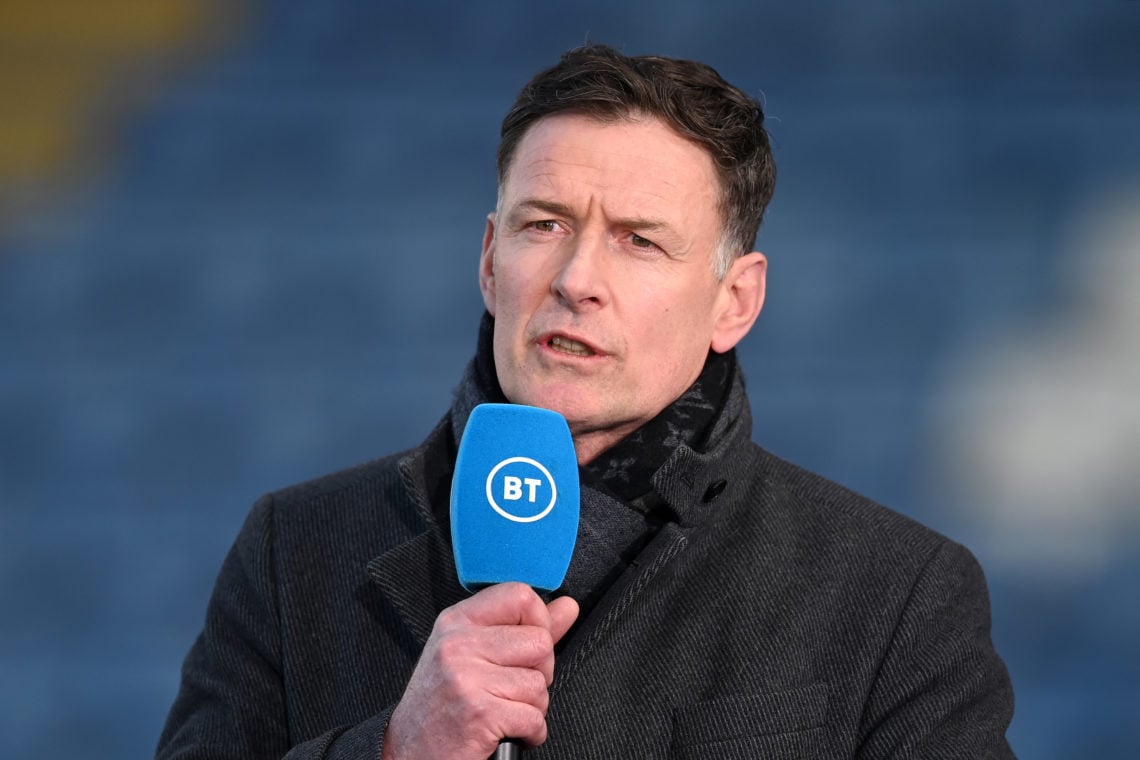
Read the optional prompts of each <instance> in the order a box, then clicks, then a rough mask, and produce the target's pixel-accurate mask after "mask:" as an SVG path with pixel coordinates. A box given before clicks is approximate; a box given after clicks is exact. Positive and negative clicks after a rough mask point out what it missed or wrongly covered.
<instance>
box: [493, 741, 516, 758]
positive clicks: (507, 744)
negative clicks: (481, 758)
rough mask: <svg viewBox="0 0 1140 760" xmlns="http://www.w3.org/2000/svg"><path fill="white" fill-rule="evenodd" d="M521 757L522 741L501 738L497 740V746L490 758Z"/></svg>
mask: <svg viewBox="0 0 1140 760" xmlns="http://www.w3.org/2000/svg"><path fill="white" fill-rule="evenodd" d="M521 758H522V742H518V741H515V740H514V739H503V740H502V741H501V742H499V748H498V749H497V750H495V754H493V755H491V758H490V760H521Z"/></svg>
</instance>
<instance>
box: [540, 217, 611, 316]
mask: <svg viewBox="0 0 1140 760" xmlns="http://www.w3.org/2000/svg"><path fill="white" fill-rule="evenodd" d="M562 255H563V259H562V261H561V262H560V266H559V269H558V272H557V273H556V274H555V276H554V280H553V281H552V282H551V284H550V289H551V291H552V292H553V293H554V294H555V295H556V296H558V298H559V300H561V301H562V302H563V303H565V304H566V305H567V306H568V307H569V308H570V309H571V310H573V311H582V310H589V309H596V308H600V307H602V306H604V305H605V304H606V303H607V302H608V301H609V278H608V276H607V271H606V270H607V263H608V262H607V249H606V240H605V235H604V234H582V235H578V236H576V237H575V238H574V239H573V240H570V241H568V242H567V243H566V245H565V247H564V250H563V251H562Z"/></svg>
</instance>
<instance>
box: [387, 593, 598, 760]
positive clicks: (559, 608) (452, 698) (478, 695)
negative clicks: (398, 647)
mask: <svg viewBox="0 0 1140 760" xmlns="http://www.w3.org/2000/svg"><path fill="white" fill-rule="evenodd" d="M577 616H578V604H577V603H576V602H575V601H574V600H573V599H570V598H569V597H563V598H561V599H556V600H554V601H553V602H551V603H550V604H549V605H547V604H544V603H543V601H542V599H541V598H540V597H539V596H538V594H536V593H535V592H534V590H533V589H531V588H530V587H528V586H526V585H524V584H521V583H504V584H500V585H497V586H491V587H488V588H486V589H483V590H481V591H479V592H478V593H477V594H475V595H473V596H471V597H470V598H468V599H465V600H464V601H462V602H460V603H459V604H456V605H454V606H452V607H449V608H448V609H446V610H444V611H443V612H442V613H440V615H439V617H437V618H436V622H435V626H434V627H433V629H432V633H431V636H430V637H429V638H428V641H427V643H426V644H425V646H424V651H423V653H422V654H421V655H420V661H419V662H418V663H417V664H416V668H415V671H414V672H413V673H412V677H411V680H410V681H409V682H408V686H407V688H406V689H405V691H404V696H403V697H402V698H401V699H400V703H399V704H398V705H397V706H396V709H395V710H394V711H393V713H392V717H391V720H390V721H389V733H388V734H387V735H386V737H385V747H384V751H385V753H386V754H391V756H392V757H393V758H399V757H402V756H403V755H404V753H405V752H413V753H419V754H418V755H417V756H428V757H450V758H465V757H470V758H473V759H478V760H483V759H484V758H486V757H488V756H489V755H490V754H491V753H492V752H494V750H495V748H496V746H497V745H498V742H499V741H500V740H501V739H504V738H508V737H509V738H514V739H521V740H523V741H525V742H527V743H528V744H531V745H534V746H537V745H539V744H542V743H543V742H544V741H546V711H547V709H548V707H549V706H550V694H549V692H548V688H549V686H550V684H551V683H552V682H553V678H554V644H555V643H556V642H557V641H558V640H559V639H561V638H562V637H563V636H565V635H566V632H567V631H568V630H569V629H570V627H571V626H572V625H573V623H574V621H575V620H576V619H577Z"/></svg>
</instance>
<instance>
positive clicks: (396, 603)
mask: <svg viewBox="0 0 1140 760" xmlns="http://www.w3.org/2000/svg"><path fill="white" fill-rule="evenodd" d="M453 447H454V446H453V444H451V438H450V430H449V427H448V420H447V418H446V417H445V418H444V420H443V422H441V423H440V424H439V425H438V426H437V427H436V429H435V430H434V431H432V434H431V435H430V436H428V439H427V441H425V442H424V445H423V446H421V447H420V448H419V449H418V450H416V451H415V452H414V453H412V454H411V455H409V456H408V457H406V458H404V459H403V460H402V461H401V462H400V476H401V478H402V480H403V482H404V488H405V489H406V492H407V495H408V497H409V498H410V499H411V501H412V502H413V503H414V504H415V507H416V512H417V513H418V515H419V517H420V519H421V520H422V524H423V526H424V530H423V531H422V532H421V533H419V534H418V535H417V536H415V537H414V538H412V539H410V540H408V541H405V542H403V543H401V544H397V545H396V546H394V547H392V548H391V549H389V550H388V551H386V552H384V553H383V554H381V555H380V556H378V557H376V558H374V559H372V560H371V561H370V562H369V563H368V575H369V577H370V578H371V579H372V581H373V582H374V583H376V584H377V585H378V586H379V587H380V589H381V591H382V592H383V593H384V595H385V597H386V598H387V599H388V600H389V601H390V602H391V603H392V605H393V607H395V609H396V610H397V611H398V612H399V614H400V616H401V617H402V618H403V620H404V622H405V623H406V624H407V626H408V629H409V631H411V633H412V635H413V636H414V637H415V639H416V641H417V642H418V643H419V644H420V646H421V647H422V646H423V645H424V644H425V643H427V640H428V637H429V636H430V635H431V630H432V627H433V626H434V625H435V619H436V617H437V616H438V615H439V613H440V612H442V611H443V610H444V609H446V608H447V607H450V606H451V605H453V604H456V603H457V602H460V601H462V600H463V599H466V598H467V597H468V596H470V594H469V592H467V591H466V590H465V589H464V588H463V587H462V586H460V585H459V579H458V576H457V574H456V570H455V558H454V556H453V555H452V551H451V539H450V531H451V527H450V519H449V508H448V503H449V498H450V489H451V478H450V472H451V462H452V461H454V453H453V452H452V451H451V449H452V448H453ZM429 472H430V473H431V474H430V475H429ZM429 483H430V484H433V485H434V490H432V489H431V488H429Z"/></svg>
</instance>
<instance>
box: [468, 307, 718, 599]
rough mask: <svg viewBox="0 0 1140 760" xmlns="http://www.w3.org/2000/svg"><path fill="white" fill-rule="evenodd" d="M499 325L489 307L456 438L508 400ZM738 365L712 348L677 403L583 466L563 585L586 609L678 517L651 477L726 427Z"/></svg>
mask: <svg viewBox="0 0 1140 760" xmlns="http://www.w3.org/2000/svg"><path fill="white" fill-rule="evenodd" d="M494 331H495V320H494V318H493V317H491V315H490V314H488V313H484V314H483V319H482V321H481V322H480V324H479V338H478V345H477V348H476V352H475V357H474V359H472V361H471V363H470V365H468V368H467V372H466V373H465V375H464V379H463V382H462V383H461V384H460V386H459V388H458V389H457V391H456V395H455V403H454V404H453V406H452V432H453V434H454V436H455V440H457V441H458V440H459V439H460V437H461V436H462V433H463V428H464V427H465V426H466V424H467V417H468V415H469V414H470V413H471V410H472V409H474V408H475V406H476V405H478V404H482V403H509V402H508V400H507V398H506V396H505V395H504V394H503V389H502V386H501V385H500V384H499V380H498V373H497V371H496V369H495V354H494V342H493V339H494ZM736 371H737V368H736V354H735V352H734V351H729V352H726V353H724V354H717V353H714V352H712V351H710V352H709V355H708V358H707V359H706V361H705V365H704V367H703V369H702V370H701V373H700V375H699V376H698V377H697V379H696V380H695V381H694V382H693V384H692V385H691V386H689V388H688V389H687V390H686V391H685V392H684V393H682V394H681V395H680V396H679V397H678V398H677V399H676V400H675V401H674V402H673V403H671V404H669V405H668V406H667V407H665V408H664V409H662V410H661V412H659V413H658V414H657V416H655V417H654V418H653V419H651V420H649V421H648V422H646V423H645V424H644V425H642V426H641V427H640V428H638V429H637V430H635V431H634V432H632V433H630V434H629V435H628V436H626V437H625V438H623V439H622V440H621V441H619V442H618V443H617V444H615V445H614V446H612V447H610V448H609V449H607V450H606V451H603V452H602V453H601V454H599V455H598V456H597V457H595V458H594V460H593V461H591V462H589V463H587V464H585V465H582V466H580V467H579V477H580V479H581V486H582V505H581V506H582V511H581V514H580V517H579V528H578V535H579V537H578V544H577V546H576V548H575V550H574V558H573V560H572V562H571V564H570V570H569V571H568V572H567V576H566V581H565V582H564V583H563V585H562V591H563V592H564V593H567V594H569V595H570V596H573V597H574V598H575V599H576V600H577V601H578V602H579V604H580V605H581V606H582V608H583V615H584V614H585V613H586V611H587V610H588V609H589V608H590V607H592V606H593V605H594V603H596V602H597V600H598V598H600V596H601V594H602V593H603V592H604V591H605V589H606V588H608V587H609V585H610V584H611V583H612V582H613V580H614V579H615V578H616V577H617V576H618V575H619V574H620V573H621V572H622V571H623V570H625V568H626V567H627V566H628V565H629V564H630V563H631V562H632V561H633V560H634V559H635V558H636V557H637V554H638V552H640V551H641V549H642V548H643V547H644V546H645V545H646V544H647V543H648V542H649V540H650V539H651V538H652V537H653V536H654V535H655V534H656V533H657V530H658V529H659V528H660V527H661V525H663V524H664V523H665V522H668V521H670V520H673V519H675V516H674V515H672V514H671V511H670V510H669V508H668V507H667V506H666V505H665V503H664V501H663V500H662V499H661V498H660V497H659V496H658V495H657V494H656V492H655V491H654V490H653V486H652V483H651V478H652V476H653V474H654V473H655V472H657V470H658V469H659V468H660V467H661V465H662V464H664V463H665V461H666V460H667V459H668V458H669V457H670V456H671V455H672V453H673V452H674V451H675V450H676V449H677V447H678V446H681V445H685V446H689V447H690V448H693V449H695V450H697V451H704V450H705V448H706V447H708V446H709V444H711V443H713V442H714V441H713V440H712V438H713V436H714V435H715V433H714V430H716V431H719V430H720V429H721V428H722V427H723V426H717V425H716V424H715V423H716V422H717V420H718V418H719V417H720V415H721V412H722V411H723V408H724V404H725V400H726V399H727V397H728V393H729V389H730V387H731V385H732V380H733V377H734V375H735V373H736Z"/></svg>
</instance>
